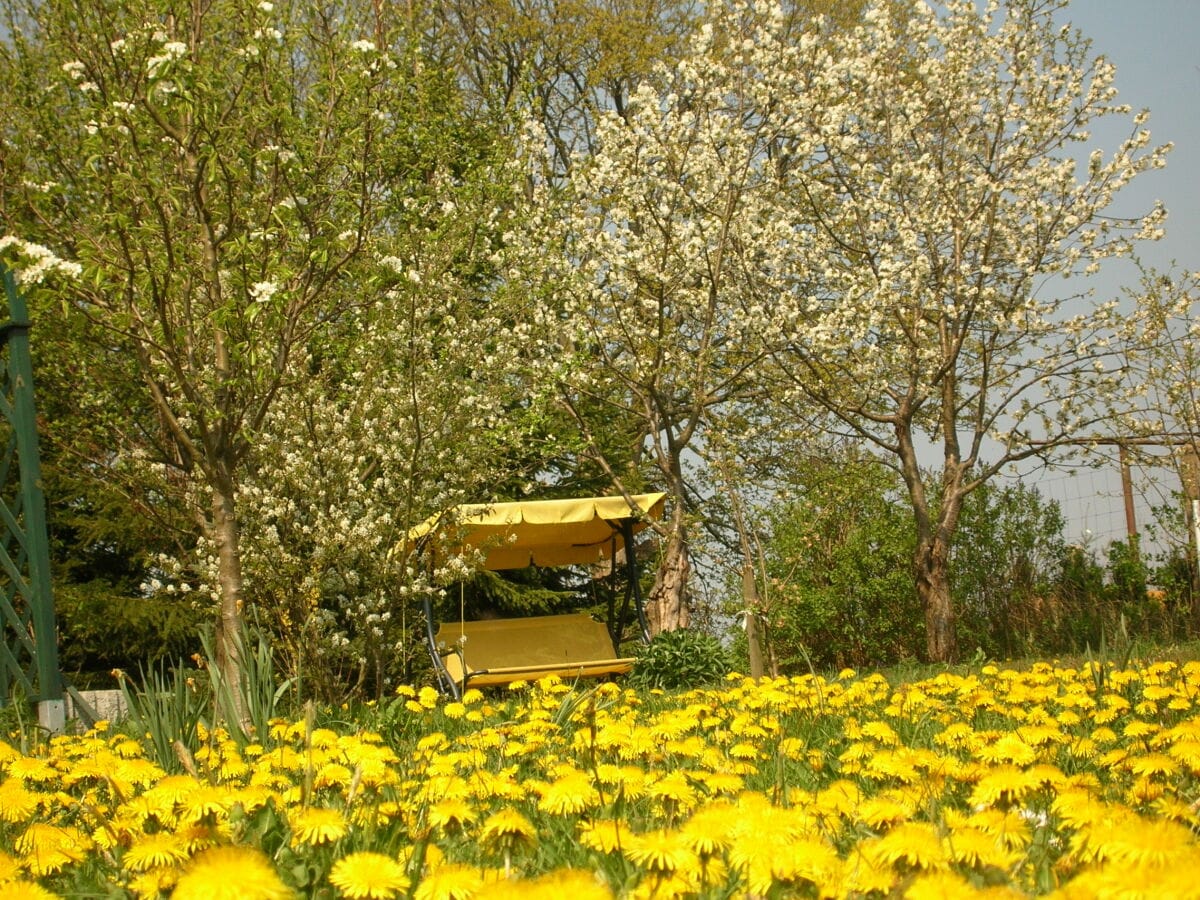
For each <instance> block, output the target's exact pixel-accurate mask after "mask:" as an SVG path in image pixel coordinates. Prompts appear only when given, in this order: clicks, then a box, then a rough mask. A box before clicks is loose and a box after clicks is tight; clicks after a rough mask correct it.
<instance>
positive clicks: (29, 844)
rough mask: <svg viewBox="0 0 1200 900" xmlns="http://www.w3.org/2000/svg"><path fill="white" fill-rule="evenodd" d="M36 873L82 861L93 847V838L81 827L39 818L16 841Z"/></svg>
mask: <svg viewBox="0 0 1200 900" xmlns="http://www.w3.org/2000/svg"><path fill="white" fill-rule="evenodd" d="M14 846H15V847H16V850H17V852H18V853H21V854H22V855H23V857H24V859H23V863H24V865H25V867H26V868H27V869H28V870H29V871H30V873H32V874H33V875H38V876H41V875H49V874H52V873H54V872H57V871H59V870H60V869H62V868H63V867H64V866H67V865H70V864H72V863H77V862H81V861H82V860H83V859H84V858H85V857H86V856H87V853H88V851H89V850H90V849H91V848H92V846H93V844H92V840H91V838H89V837H88V836H87V835H85V834H84V833H83V832H82V831H80V830H79V829H78V828H74V827H69V826H61V825H51V824H49V823H45V822H35V823H34V824H33V825H30V826H29V827H28V828H26V829H25V831H24V832H23V833H22V834H21V836H20V837H19V838H17V840H16V843H15V845H14Z"/></svg>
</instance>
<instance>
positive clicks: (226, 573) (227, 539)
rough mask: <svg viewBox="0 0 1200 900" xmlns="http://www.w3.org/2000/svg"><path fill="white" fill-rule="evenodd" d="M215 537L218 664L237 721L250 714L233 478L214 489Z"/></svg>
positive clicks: (213, 530)
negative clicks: (243, 686)
mask: <svg viewBox="0 0 1200 900" xmlns="http://www.w3.org/2000/svg"><path fill="white" fill-rule="evenodd" d="M212 504H213V516H212V538H213V542H214V543H215V544H216V550H217V585H218V588H219V590H220V595H221V601H220V607H219V609H218V612H217V642H216V643H217V647H216V649H217V667H218V669H219V671H220V676H221V679H222V681H223V682H224V683H225V684H226V685H227V686H228V687H229V691H230V695H231V697H232V698H233V704H234V709H235V711H236V715H237V718H238V724H239V725H240V726H241V727H242V728H245V727H246V726H247V724H248V716H247V713H246V707H245V698H244V697H243V695H242V691H241V683H242V670H243V664H242V650H243V649H244V648H243V647H242V645H241V643H240V638H241V632H242V554H241V549H240V547H239V544H238V523H237V500H236V497H235V495H234V488H233V483H232V481H228V482H227V483H225V484H222V485H219V486H216V487H214V488H213V499H212Z"/></svg>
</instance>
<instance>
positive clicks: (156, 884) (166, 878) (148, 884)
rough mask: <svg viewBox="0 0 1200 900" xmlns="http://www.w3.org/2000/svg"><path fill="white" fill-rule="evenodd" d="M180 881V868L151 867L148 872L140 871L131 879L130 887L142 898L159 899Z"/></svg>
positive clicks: (145, 899) (141, 899) (148, 899)
mask: <svg viewBox="0 0 1200 900" xmlns="http://www.w3.org/2000/svg"><path fill="white" fill-rule="evenodd" d="M178 881H179V870H178V869H176V868H174V867H172V868H168V869H151V870H149V871H148V872H139V873H138V874H136V875H134V876H133V877H132V878H130V879H129V889H130V890H131V891H133V893H134V895H135V896H137V897H138V898H140V900H158V898H159V897H161V896H162V895H163V893H165V892H167V891H169V890H171V888H173V887H175V884H176V882H178Z"/></svg>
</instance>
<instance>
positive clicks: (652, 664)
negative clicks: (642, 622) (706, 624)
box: [629, 628, 733, 690]
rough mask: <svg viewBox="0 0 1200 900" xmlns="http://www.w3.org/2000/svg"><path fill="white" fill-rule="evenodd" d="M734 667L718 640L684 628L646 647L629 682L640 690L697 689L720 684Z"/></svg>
mask: <svg viewBox="0 0 1200 900" xmlns="http://www.w3.org/2000/svg"><path fill="white" fill-rule="evenodd" d="M732 668H733V666H732V663H731V661H730V658H729V652H728V651H727V650H726V649H725V648H724V647H723V646H722V645H721V642H720V641H718V640H717V639H716V638H715V637H713V636H712V635H711V634H706V633H705V632H703V631H695V630H693V629H690V628H680V629H677V630H675V631H664V632H662V633H661V634H658V635H657V636H655V638H654V640H652V641H651V642H650V643H649V644H647V645H646V647H645V649H644V650H643V651H642V653H641V655H640V656H639V657H638V661H637V662H636V663H635V664H634V666H633V671H632V672H631V673H630V675H629V681H630V682H631V683H632V684H633V685H634V686H635V687H638V688H663V689H667V690H672V689H677V688H694V687H701V686H703V685H708V684H714V683H715V682H717V681H720V680H721V679H722V678H723V677H725V675H726V674H727V673H728V672H729V671H730V670H731V669H732Z"/></svg>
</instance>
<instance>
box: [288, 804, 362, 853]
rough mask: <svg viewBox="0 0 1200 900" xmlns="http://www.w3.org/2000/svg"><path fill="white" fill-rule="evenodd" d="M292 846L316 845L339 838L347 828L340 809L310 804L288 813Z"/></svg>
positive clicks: (343, 835)
mask: <svg viewBox="0 0 1200 900" xmlns="http://www.w3.org/2000/svg"><path fill="white" fill-rule="evenodd" d="M287 818H288V825H289V826H290V827H291V829H292V841H291V843H292V846H297V845H301V846H308V847H316V846H318V845H320V844H331V843H333V842H334V841H337V840H341V839H342V838H343V837H345V835H346V832H347V831H348V830H349V829H348V827H347V825H346V820H345V818H344V817H343V816H342V812H341V810H338V809H329V808H326V807H319V806H310V807H308V808H307V809H301V810H296V811H292V812H289V813H288V817H287Z"/></svg>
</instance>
